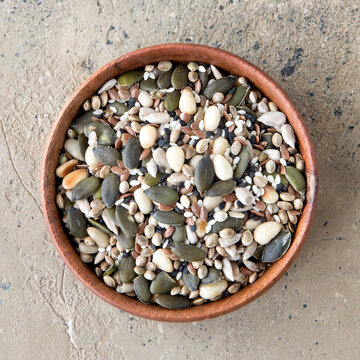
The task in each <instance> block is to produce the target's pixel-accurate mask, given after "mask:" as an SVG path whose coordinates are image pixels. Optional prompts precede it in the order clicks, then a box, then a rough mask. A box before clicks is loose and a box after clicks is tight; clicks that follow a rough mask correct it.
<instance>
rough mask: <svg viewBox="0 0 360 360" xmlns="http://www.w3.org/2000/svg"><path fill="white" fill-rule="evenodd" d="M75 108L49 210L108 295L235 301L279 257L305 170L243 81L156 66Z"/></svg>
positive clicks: (272, 111) (181, 302)
mask: <svg viewBox="0 0 360 360" xmlns="http://www.w3.org/2000/svg"><path fill="white" fill-rule="evenodd" d="M83 110H84V111H83V112H82V114H81V115H79V116H78V117H77V118H76V119H75V120H74V121H73V122H72V124H71V126H70V128H69V129H68V132H67V134H68V139H67V140H66V141H65V144H64V150H63V152H62V154H61V155H60V159H59V163H60V165H59V166H58V168H57V169H56V175H57V176H58V178H59V180H61V184H59V187H58V194H57V197H56V203H57V205H58V207H59V208H60V209H62V211H63V222H64V224H65V227H66V228H68V230H69V232H70V234H71V235H72V237H71V238H72V240H73V242H74V245H75V246H76V249H77V251H78V252H79V253H80V257H81V259H82V261H84V262H85V263H88V264H89V266H91V267H92V268H93V269H94V271H95V273H96V274H97V276H99V277H101V278H102V279H103V281H104V283H105V284H106V285H107V286H109V287H111V288H114V289H116V291H118V292H119V293H123V294H126V295H128V296H133V297H135V296H136V297H137V298H138V299H139V300H140V301H141V302H143V303H145V304H149V303H157V304H159V305H161V306H163V307H166V308H169V309H182V308H186V307H189V306H191V305H201V304H204V303H206V302H207V301H216V300H218V299H220V298H222V297H226V296H229V295H230V294H234V293H236V292H238V291H241V288H242V287H244V286H246V285H247V284H248V283H253V282H254V281H255V280H256V279H257V278H258V277H259V276H261V275H262V274H263V273H264V271H265V270H266V268H267V266H268V265H269V264H270V263H272V262H274V261H276V260H278V259H280V258H281V257H282V256H283V255H284V254H285V253H286V252H287V250H288V249H289V247H290V245H291V241H292V236H293V234H294V232H295V230H296V224H297V222H298V220H299V217H300V215H301V212H302V208H303V204H304V200H305V189H306V182H305V178H304V175H303V173H304V168H305V163H304V160H303V158H302V156H301V154H300V153H299V152H298V150H297V144H296V137H295V133H294V130H293V128H292V127H291V125H290V124H289V123H287V119H286V116H285V114H284V113H282V112H281V111H279V110H278V108H277V106H276V104H275V103H273V102H271V101H268V99H267V98H266V97H264V96H263V95H262V94H261V93H260V91H259V90H258V89H255V88H254V87H253V86H252V85H251V84H250V83H249V81H248V80H247V79H246V78H244V77H240V78H238V77H235V76H232V75H229V74H226V73H225V71H222V70H219V69H218V68H216V67H215V66H213V65H210V66H208V65H205V64H198V63H195V62H190V63H188V64H176V63H173V62H170V61H161V62H159V63H158V64H157V65H147V66H145V68H143V69H137V70H132V71H128V72H126V73H124V74H122V75H120V76H119V78H118V79H111V80H109V81H107V82H106V83H105V84H104V85H103V86H102V87H101V89H100V90H99V91H98V93H97V94H95V95H93V96H92V97H91V99H88V100H87V101H86V102H85V103H84V105H83Z"/></svg>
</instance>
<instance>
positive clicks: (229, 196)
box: [223, 194, 237, 202]
mask: <svg viewBox="0 0 360 360" xmlns="http://www.w3.org/2000/svg"><path fill="white" fill-rule="evenodd" d="M223 200H224V201H226V202H233V201H236V200H237V197H236V195H235V194H227V195H225V196H223Z"/></svg>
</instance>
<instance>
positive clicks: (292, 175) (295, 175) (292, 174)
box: [285, 166, 306, 195]
mask: <svg viewBox="0 0 360 360" xmlns="http://www.w3.org/2000/svg"><path fill="white" fill-rule="evenodd" d="M285 176H286V179H288V181H289V183H290V184H291V186H292V187H293V188H294V189H295V190H296V191H297V192H299V193H300V194H302V195H305V189H306V182H305V178H304V176H303V174H302V173H301V172H300V171H299V170H298V169H297V168H295V167H293V166H287V167H286V168H285Z"/></svg>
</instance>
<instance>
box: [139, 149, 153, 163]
mask: <svg viewBox="0 0 360 360" xmlns="http://www.w3.org/2000/svg"><path fill="white" fill-rule="evenodd" d="M150 153H151V149H144V150H143V151H142V152H141V154H140V158H139V159H140V160H144V159H146V158H148V156H149V155H150Z"/></svg>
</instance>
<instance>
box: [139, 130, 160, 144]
mask: <svg viewBox="0 0 360 360" xmlns="http://www.w3.org/2000/svg"><path fill="white" fill-rule="evenodd" d="M156 138H157V130H156V128H155V127H153V126H151V125H145V126H143V127H142V128H141V130H140V134H139V140H140V144H141V146H142V147H143V148H144V149H150V148H151V147H152V146H153V145H154V144H155V141H156Z"/></svg>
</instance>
